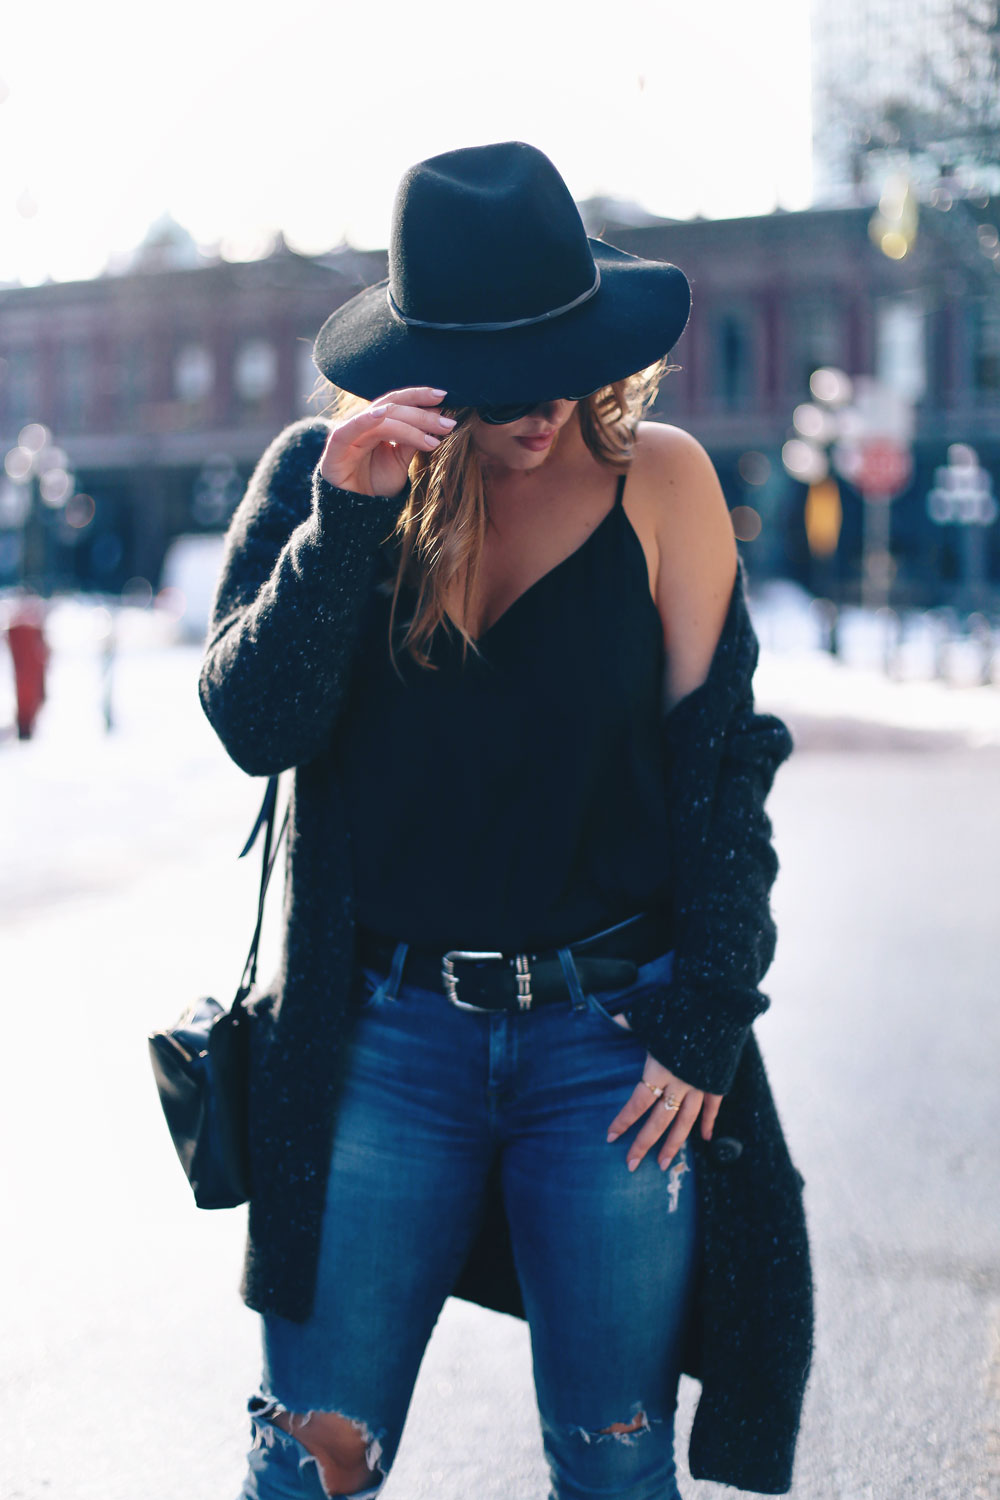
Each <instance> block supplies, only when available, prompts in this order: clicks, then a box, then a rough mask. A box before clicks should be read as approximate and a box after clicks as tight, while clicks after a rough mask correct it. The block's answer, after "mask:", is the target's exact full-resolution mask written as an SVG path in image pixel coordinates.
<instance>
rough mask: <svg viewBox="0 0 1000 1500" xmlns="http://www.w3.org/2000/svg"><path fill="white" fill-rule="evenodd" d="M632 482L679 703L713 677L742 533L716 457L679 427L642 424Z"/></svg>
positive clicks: (671, 687)
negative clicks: (652, 558)
mask: <svg viewBox="0 0 1000 1500" xmlns="http://www.w3.org/2000/svg"><path fill="white" fill-rule="evenodd" d="M631 484H632V489H633V501H634V504H635V507H636V511H635V513H636V517H637V520H638V523H639V525H640V526H641V527H642V529H643V530H645V531H646V533H647V535H649V536H651V537H652V538H654V539H655V548H656V557H657V570H656V590H655V597H656V606H657V609H658V610H659V612H660V619H661V620H662V622H663V638H664V644H665V646H666V650H667V664H668V671H667V698H668V706H672V705H673V704H674V703H676V702H677V701H678V700H679V699H680V698H683V697H685V696H686V694H688V693H690V692H692V691H693V690H694V689H695V688H696V687H699V686H700V685H701V683H702V682H704V680H705V678H706V677H707V676H708V669H709V667H710V666H711V663H712V658H713V656H714V655H715V648H716V646H717V645H718V642H719V637H720V635H721V634H722V627H723V624H724V623H725V618H726V611H727V610H728V607H729V602H730V599H731V598H732V592H733V585H734V583H735V581H736V566H737V551H736V537H735V534H734V532H733V525H732V521H731V520H730V516H729V506H728V505H727V504H726V497H725V495H724V494H723V493H722V486H721V485H720V483H719V477H718V475H717V474H716V472H715V466H714V464H713V463H712V460H711V459H710V458H709V456H708V454H707V453H706V452H705V449H704V448H703V447H702V445H701V443H699V442H698V440H697V438H694V437H692V436H691V434H690V433H688V432H684V431H683V429H681V428H680V427H673V426H670V425H668V424H667V423H665V422H640V424H639V430H638V433H637V435H636V441H635V448H634V457H633V460H632V480H631Z"/></svg>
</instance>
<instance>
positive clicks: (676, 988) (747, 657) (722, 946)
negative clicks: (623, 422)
mask: <svg viewBox="0 0 1000 1500" xmlns="http://www.w3.org/2000/svg"><path fill="white" fill-rule="evenodd" d="M647 429H648V430H647ZM641 434H642V438H643V440H644V441H643V444H642V448H643V449H644V458H643V463H644V468H643V471H642V472H643V477H644V481H645V482H644V486H643V489H644V493H645V495H646V496H647V497H648V502H649V503H650V504H651V505H653V506H655V511H654V513H653V519H654V522H655V524H656V528H657V544H658V545H657V550H658V567H657V604H658V607H659V611H660V616H661V619H662V621H663V631H664V642H665V646H666V651H667V664H668V671H667V681H666V684H665V704H664V706H665V709H666V710H667V711H666V713H665V717H664V720H663V739H664V756H665V768H666V780H667V795H668V797H669V799H670V821H671V840H670V843H671V847H670V858H671V871H672V878H673V884H674V891H675V897H674V917H675V927H676V934H675V935H676V944H675V960H674V972H673V976H672V980H671V983H670V984H669V985H667V986H664V987H661V988H660V989H659V990H657V991H654V992H652V993H649V994H646V995H643V996H642V997H641V998H640V999H639V1000H637V1001H636V1002H635V1003H634V1004H633V1005H632V1007H630V1009H629V1013H628V1019H629V1021H630V1024H631V1025H632V1028H633V1030H634V1031H635V1032H636V1034H637V1036H639V1038H640V1039H641V1040H642V1041H643V1042H644V1043H645V1045H646V1046H647V1048H648V1050H649V1052H650V1054H651V1056H652V1057H653V1058H655V1059H656V1061H657V1062H659V1063H660V1064H661V1065H662V1066H664V1067H666V1068H668V1069H669V1070H670V1071H671V1072H672V1073H674V1074H675V1075H676V1076H677V1077H679V1078H681V1079H683V1080H684V1081H685V1082H686V1083H688V1084H690V1085H692V1086H693V1087H694V1088H697V1089H701V1090H703V1091H704V1092H705V1093H712V1094H722V1093H725V1092H726V1090H727V1089H728V1088H729V1086H730V1084H731V1082H732V1077H733V1074H734V1073H735V1070H736V1065H737V1062H738V1060H739V1053H740V1050H741V1048H742V1044H743V1040H744V1038H745V1036H746V1032H747V1029H748V1027H749V1026H750V1024H751V1022H752V1021H753V1020H754V1018H755V1016H757V1015H759V1014H760V1013H761V1011H763V1010H764V1009H765V1007H766V1005H767V1003H768V1001H767V998H766V996H764V995H762V994H761V993H760V992H759V990H758V988H757V986H758V985H759V983H760V980H761V979H762V978H763V976H764V974H765V972H766V970H767V968H768V966H769V964H770V962H771V959H772V958H773V956H774V946H775V937H776V933H775V928H774V923H773V921H772V919H771V914H770V907H769V897H770V890H771V886H772V885H773V882H774V878H775V875H776V873H777V867H778V862H777V857H776V855H775V852H774V848H773V845H772V842H771V824H770V821H769V819H768V817H767V815H766V813H765V811H764V800H765V798H766V796H767V793H768V791H769V790H770V787H771V783H772V781H773V779H774V774H775V771H776V769H777V767H778V765H779V764H780V763H781V761H782V760H784V759H785V758H786V757H787V756H788V755H789V754H790V753H791V749H792V742H791V737H790V735H789V733H788V731H787V729H786V728H785V726H784V725H783V724H782V723H781V721H780V720H778V719H776V718H774V717H772V716H770V715H761V714H757V713H756V712H755V709H754V701H753V690H752V680H753V673H754V668H755V667H756V664H757V655H758V645H757V638H756V636H755V634H754V631H753V626H752V624H751V622H750V617H749V613H748V611H747V608H746V598H745V587H744V585H745V575H744V573H743V566H742V563H741V562H740V561H739V559H738V556H737V552H736V542H735V537H734V535H733V529H732V523H731V521H730V518H729V509H728V506H727V505H726V501H725V497H724V495H723V493H722V490H721V487H720V485H719V481H718V478H717V476H716V474H715V470H714V468H713V466H712V463H711V461H710V459H709V457H708V455H707V454H706V453H705V450H704V449H703V448H702V447H701V445H700V444H699V443H698V442H697V441H696V440H695V439H694V438H692V437H690V436H689V435H688V434H686V433H684V432H682V431H680V430H679V429H677V428H673V427H665V426H663V427H656V426H655V425H653V424H643V426H642V428H641ZM638 456H639V455H638V452H637V458H638Z"/></svg>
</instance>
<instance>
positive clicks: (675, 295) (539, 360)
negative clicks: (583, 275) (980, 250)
mask: <svg viewBox="0 0 1000 1500" xmlns="http://www.w3.org/2000/svg"><path fill="white" fill-rule="evenodd" d="M589 243H590V247H591V250H592V252H593V255H594V260H595V262H596V264H597V265H598V266H599V267H600V272H601V284H600V287H599V288H598V290H597V292H596V293H595V294H594V296H593V297H591V298H590V299H589V301H587V302H585V303H583V304H582V305H581V306H579V307H576V308H574V309H573V311H572V312H569V313H563V314H562V315H561V316H559V317H556V318H551V319H546V320H545V321H544V322H540V323H529V324H526V325H523V326H521V327H519V328H505V329H503V330H501V331H499V332H491V333H483V332H464V331H452V330H449V331H443V330H441V329H433V328H414V327H412V326H411V325H409V324H407V323H404V322H403V321H402V320H401V319H400V318H398V317H396V316H395V315H394V314H393V312H392V310H391V309H390V307H389V302H388V298H387V296H386V288H387V286H388V281H380V282H378V283H377V285H375V286H371V287H368V288H367V289H366V290H365V291H363V292H359V293H358V295H357V296H356V297H352V298H351V300H350V301H349V302H345V303H344V304H343V306H342V307H338V308H337V310H336V312H333V313H331V315H330V316H329V317H328V318H327V320H326V322H325V323H324V324H323V326H322V328H321V329H320V331H319V333H318V334H317V336H316V341H315V344H314V346H313V359H314V361H315V363H316V366H317V368H318V369H319V370H320V371H321V372H322V374H323V375H325V376H326V378H327V380H330V381H332V382H333V384H334V385H337V386H340V387H341V389H342V390H346V391H351V392H353V394H355V395H357V396H362V397H364V399H365V400H367V401H374V400H375V399H376V397H378V396H382V395H385V394H386V393H387V392H388V391H391V390H398V389H400V387H402V386H412V385H429V386H435V387H437V388H438V389H441V390H445V391H447V393H448V394H447V402H448V405H450V406H484V405H489V404H494V403H497V404H499V403H504V402H515V401H553V400H556V399H558V398H560V397H567V396H582V395H584V394H586V393H588V392H590V391H594V390H598V389H599V388H600V387H601V386H605V385H610V384H611V382H612V381H615V380H622V379H624V377H625V376H626V375H632V374H634V373H635V372H636V371H637V370H643V369H645V368H646V366H647V365H651V364H653V363H655V361H656V360H658V359H660V358H661V357H662V356H663V355H665V354H667V353H669V351H670V350H671V349H672V348H673V347H674V345H675V344H676V342H677V340H678V339H679V338H680V336H681V334H682V333H683V331H684V327H685V324H686V323H687V320H688V314H689V312H690V309H691V289H690V287H689V285H688V280H687V277H686V276H685V275H684V273H683V271H681V270H679V269H678V267H677V266H673V265H670V264H669V263H668V262H666V261H655V260H643V259H641V258H640V257H639V256H636V255H629V254H628V253H627V252H626V251H624V250H618V249H617V248H616V247H615V246H614V245H607V244H605V243H604V241H603V240H597V239H591V240H590V242H589Z"/></svg>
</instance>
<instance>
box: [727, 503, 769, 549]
mask: <svg viewBox="0 0 1000 1500" xmlns="http://www.w3.org/2000/svg"><path fill="white" fill-rule="evenodd" d="M729 518H730V520H731V521H732V523H733V530H734V532H735V533H736V540H737V541H738V542H753V541H756V539H757V537H759V536H760V533H761V530H762V529H763V525H764V523H763V521H762V520H761V518H760V512H759V511H756V510H754V508H753V506H752V505H734V506H733V508H732V510H731V511H730V512H729Z"/></svg>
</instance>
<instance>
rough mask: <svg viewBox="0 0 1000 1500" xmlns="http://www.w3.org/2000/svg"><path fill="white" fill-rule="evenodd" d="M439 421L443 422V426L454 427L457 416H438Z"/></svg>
mask: <svg viewBox="0 0 1000 1500" xmlns="http://www.w3.org/2000/svg"><path fill="white" fill-rule="evenodd" d="M438 421H439V422H440V423H441V426H442V427H454V425H455V422H456V421H457V418H455V417H438Z"/></svg>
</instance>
